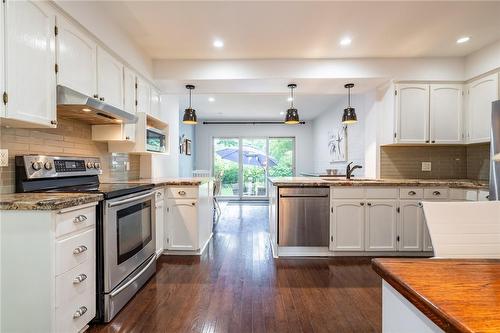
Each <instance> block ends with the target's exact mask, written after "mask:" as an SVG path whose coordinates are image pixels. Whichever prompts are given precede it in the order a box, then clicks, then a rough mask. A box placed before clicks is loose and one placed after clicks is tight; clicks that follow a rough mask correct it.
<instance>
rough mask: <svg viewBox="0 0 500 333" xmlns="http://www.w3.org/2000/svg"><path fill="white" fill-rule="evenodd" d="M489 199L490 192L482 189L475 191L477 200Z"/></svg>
mask: <svg viewBox="0 0 500 333" xmlns="http://www.w3.org/2000/svg"><path fill="white" fill-rule="evenodd" d="M489 199H490V192H488V191H484V190H480V191H479V192H478V193H477V200H478V201H488V200H489Z"/></svg>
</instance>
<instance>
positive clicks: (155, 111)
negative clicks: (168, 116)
mask: <svg viewBox="0 0 500 333" xmlns="http://www.w3.org/2000/svg"><path fill="white" fill-rule="evenodd" d="M150 105H151V107H150V111H149V114H150V115H151V116H152V117H154V118H156V119H162V117H161V114H160V92H159V91H158V90H157V89H156V88H154V87H151V103H150Z"/></svg>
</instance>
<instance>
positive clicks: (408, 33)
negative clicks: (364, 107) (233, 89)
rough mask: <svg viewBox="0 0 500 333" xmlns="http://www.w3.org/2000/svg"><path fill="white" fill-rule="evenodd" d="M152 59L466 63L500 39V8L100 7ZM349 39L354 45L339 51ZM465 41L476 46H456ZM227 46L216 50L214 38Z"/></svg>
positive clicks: (431, 4) (372, 4)
mask: <svg viewBox="0 0 500 333" xmlns="http://www.w3.org/2000/svg"><path fill="white" fill-rule="evenodd" d="M100 6H101V7H102V10H103V11H105V12H106V13H107V15H109V17H110V18H111V19H112V20H114V21H115V22H116V23H118V25H119V26H120V27H121V28H122V29H124V30H125V31H126V32H127V33H128V35H129V36H131V38H132V39H133V40H134V41H135V42H136V43H137V44H138V45H139V46H140V47H141V48H142V49H143V50H144V52H145V53H146V54H148V55H149V56H151V57H152V58H154V59H255V58H260V59H263V58H266V59H269V58H288V59H290V58H293V59H300V58H347V57H349V58H350V57H431V56H464V55H466V54H469V53H471V52H473V51H475V50H477V49H479V48H481V47H483V46H485V45H488V44H490V43H492V42H494V41H496V40H498V39H500V15H499V13H500V2H495V1H494V2H480V1H470V2H454V1H445V2H437V1H424V2H409V1H403V2H394V1H389V2H378V1H369V2H360V1H354V2H353V1H351V2H346V1H344V2H340V1H334V2H330V1H323V2H314V1H302V2H299V1H293V2H289V1H254V2H252V1H250V2H245V1H236V2H228V1H219V2H216V1H201V2H192V1H176V2H173V1H102V2H101V3H100ZM344 36H350V37H352V45H351V46H349V47H341V46H339V41H340V39H341V38H342V37H344ZM460 36H471V41H470V42H468V43H465V44H461V45H457V44H456V43H455V41H456V39H457V38H458V37H460ZM216 38H220V39H222V40H224V42H225V47H224V48H222V49H215V48H214V47H213V45H212V42H213V40H214V39H216Z"/></svg>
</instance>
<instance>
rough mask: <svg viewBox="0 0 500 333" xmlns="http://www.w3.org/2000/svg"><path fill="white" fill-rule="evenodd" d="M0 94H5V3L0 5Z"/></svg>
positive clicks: (0, 112)
mask: <svg viewBox="0 0 500 333" xmlns="http://www.w3.org/2000/svg"><path fill="white" fill-rule="evenodd" d="M0 50H1V51H0V94H2V95H3V94H4V92H5V3H2V4H0ZM4 117H5V104H4V103H3V102H0V119H1V118H4Z"/></svg>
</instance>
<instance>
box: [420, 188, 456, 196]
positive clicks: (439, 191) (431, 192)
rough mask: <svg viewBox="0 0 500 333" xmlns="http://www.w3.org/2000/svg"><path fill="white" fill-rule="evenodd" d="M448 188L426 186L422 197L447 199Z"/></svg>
mask: <svg viewBox="0 0 500 333" xmlns="http://www.w3.org/2000/svg"><path fill="white" fill-rule="evenodd" d="M449 197H450V190H449V189H447V188H426V189H424V199H448V198H449Z"/></svg>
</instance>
